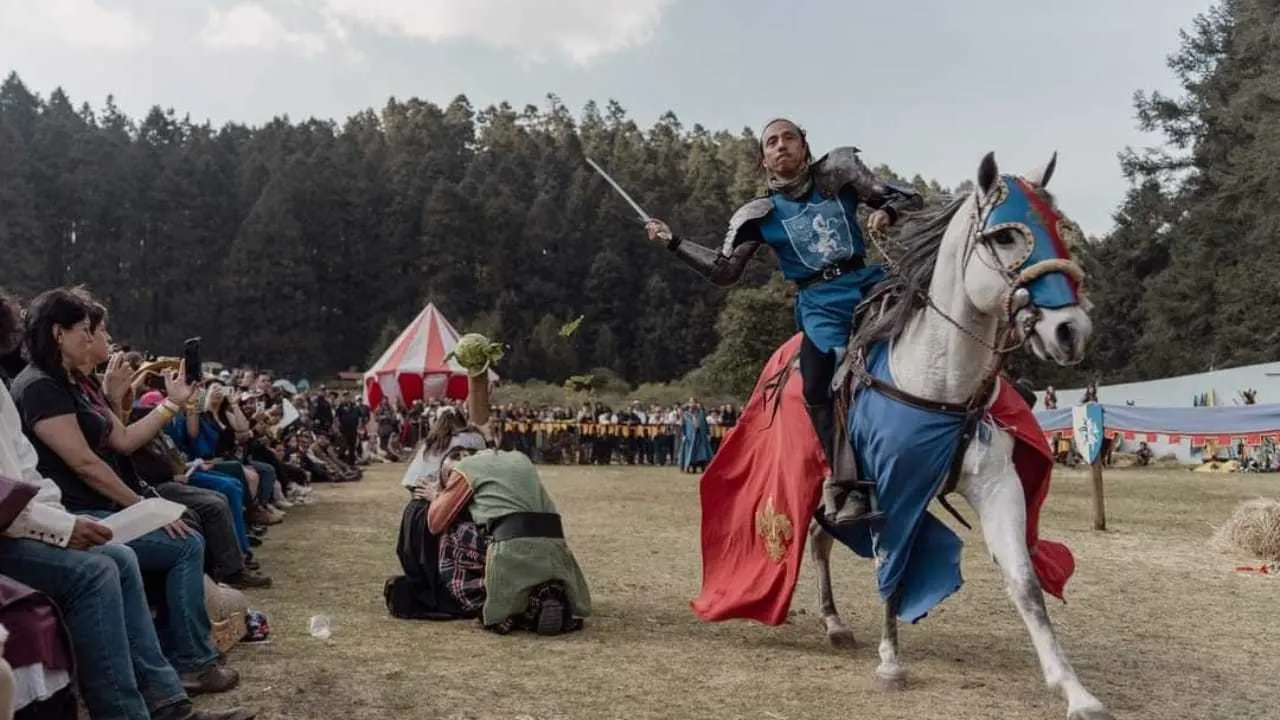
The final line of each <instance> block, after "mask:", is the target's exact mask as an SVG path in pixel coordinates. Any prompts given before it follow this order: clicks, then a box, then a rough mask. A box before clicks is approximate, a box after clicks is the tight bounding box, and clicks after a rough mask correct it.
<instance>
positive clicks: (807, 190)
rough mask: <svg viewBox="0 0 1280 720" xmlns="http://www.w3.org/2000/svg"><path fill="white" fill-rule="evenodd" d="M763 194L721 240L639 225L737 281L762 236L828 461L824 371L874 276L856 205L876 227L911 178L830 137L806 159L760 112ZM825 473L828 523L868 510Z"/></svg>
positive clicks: (787, 127)
mask: <svg viewBox="0 0 1280 720" xmlns="http://www.w3.org/2000/svg"><path fill="white" fill-rule="evenodd" d="M760 153H761V165H762V166H763V168H764V171H765V174H766V176H767V179H768V185H769V190H768V192H767V193H766V194H765V195H762V196H760V197H757V198H754V199H752V200H751V201H749V202H747V203H746V204H745V205H743V206H742V207H741V208H739V209H738V211H737V212H735V213H734V214H733V217H732V218H730V220H729V229H728V232H727V233H726V234H725V239H724V244H723V245H722V246H721V247H720V248H719V249H715V248H708V247H705V246H702V245H699V244H697V243H695V242H691V241H686V240H684V239H682V238H681V237H680V236H679V235H676V234H675V233H673V232H672V231H671V228H670V227H668V226H667V224H666V223H665V222H663V221H661V220H656V219H654V220H650V221H649V223H647V225H646V230H647V231H648V234H649V238H650V239H651V240H653V241H655V242H658V243H661V244H662V245H663V246H665V247H666V248H667V249H668V250H670V251H671V252H672V253H674V254H675V255H676V256H677V257H679V258H680V259H681V260H682V261H684V262H685V263H686V264H688V265H689V266H691V267H693V268H694V269H695V270H697V271H698V272H699V273H700V274H701V275H702V276H703V277H705V278H707V279H708V280H710V281H711V282H713V283H715V284H716V285H721V286H727V285H732V284H734V283H735V282H737V281H738V278H740V277H741V276H742V273H743V270H745V268H746V265H747V261H749V260H750V259H751V257H752V256H753V255H754V254H755V252H756V251H757V250H758V249H759V248H760V247H761V246H762V245H768V246H769V247H770V248H772V249H773V252H774V255H775V256H776V257H777V258H778V264H779V267H780V270H781V271H782V274H783V276H784V277H785V278H787V279H788V280H790V281H792V282H794V283H795V284H796V286H797V289H798V293H797V295H796V300H795V314H796V324H797V325H798V326H799V328H800V330H801V332H803V333H804V341H803V344H802V346H801V351H800V374H801V376H802V377H803V380H804V397H805V404H806V406H807V407H808V411H809V417H810V419H811V420H812V421H813V425H814V429H815V430H817V433H818V437H819V438H820V439H821V441H822V447H823V450H824V452H826V455H827V459H828V461H829V464H830V465H831V466H832V467H835V466H836V463H835V460H836V458H835V456H834V450H835V430H836V417H835V402H834V400H835V396H834V393H833V392H832V390H831V381H832V376H833V375H834V373H835V369H836V366H837V364H838V362H839V360H840V358H841V355H842V353H843V352H844V350H845V346H846V345H847V344H848V341H849V335H850V333H851V332H852V331H853V325H854V309H855V308H856V307H857V305H858V303H859V302H861V300H862V298H863V297H865V295H866V294H867V292H869V291H870V289H871V288H872V287H873V286H874V285H875V284H876V283H877V282H879V281H880V280H881V279H882V278H883V277H884V270H883V267H882V266H880V265H877V264H867V263H866V262H865V259H864V256H865V255H866V246H865V244H864V242H863V231H862V227H861V224H860V223H859V221H858V216H857V212H858V206H859V205H866V206H867V207H869V208H871V210H872V212H871V214H870V215H869V216H868V217H867V229H868V230H870V231H874V232H883V231H884V230H885V229H886V228H888V227H889V226H890V225H893V224H895V223H896V222H897V221H898V220H899V217H900V216H901V215H902V214H903V213H905V212H908V211H913V210H919V209H922V208H923V206H924V200H923V198H922V197H921V195H920V194H919V193H918V192H916V191H915V190H914V189H913V188H911V187H907V186H901V185H896V184H893V183H890V182H886V181H884V180H881V179H879V178H877V177H876V176H875V174H874V173H872V172H871V170H870V169H869V168H868V167H867V166H866V165H865V164H863V162H862V160H861V159H860V158H859V157H858V148H855V147H839V148H836V149H834V150H832V151H831V152H829V153H827V154H826V155H824V156H823V157H821V158H819V159H818V160H814V159H813V154H812V152H811V151H810V149H809V142H808V140H807V139H806V137H805V132H804V130H803V129H801V128H800V126H799V125H797V124H796V123H794V122H792V121H790V120H787V119H785V118H777V119H774V120H770V121H769V122H768V123H766V124H765V126H764V128H763V130H762V131H761V133H760ZM836 474H837V475H838V476H839V478H835V477H833V478H827V480H826V482H827V486H828V488H829V489H831V490H832V491H831V492H829V493H826V494H825V501H824V502H825V513H826V516H827V519H828V521H830V522H832V523H834V524H840V525H843V524H851V523H855V522H858V521H860V520H863V519H865V518H866V517H867V515H868V514H869V512H870V503H869V498H868V496H867V492H866V490H864V489H863V488H861V487H859V486H858V485H856V484H855V483H854V481H853V479H845V478H846V477H847V473H846V472H842V471H839V470H837V472H836Z"/></svg>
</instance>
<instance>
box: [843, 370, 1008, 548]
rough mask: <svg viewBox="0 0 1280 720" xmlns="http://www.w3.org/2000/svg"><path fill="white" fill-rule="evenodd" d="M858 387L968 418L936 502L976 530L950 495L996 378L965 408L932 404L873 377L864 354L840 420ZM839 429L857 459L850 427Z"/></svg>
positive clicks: (850, 378) (848, 382)
mask: <svg viewBox="0 0 1280 720" xmlns="http://www.w3.org/2000/svg"><path fill="white" fill-rule="evenodd" d="M858 385H865V386H867V388H869V389H871V390H875V391H876V392H878V393H881V394H884V395H886V396H888V397H890V398H893V399H894V400H897V401H898V402H900V403H902V404H904V405H909V406H911V407H916V408H920V409H921V410H928V411H931V412H942V413H947V414H950V415H963V416H964V425H963V427H962V429H961V432H960V438H959V440H958V441H957V444H956V451H955V454H954V455H953V456H952V460H951V467H950V468H949V469H948V470H947V477H946V480H944V481H943V483H942V487H941V488H940V489H939V490H938V494H937V496H936V498H937V500H938V504H939V505H941V506H942V507H943V508H944V509H945V510H946V511H947V512H949V513H951V516H952V517H954V518H955V519H956V520H957V521H958V522H959V523H960V524H961V525H963V526H964V527H965V528H966V529H969V530H972V529H973V526H972V525H970V524H969V522H968V521H967V520H965V519H964V517H962V516H961V515H960V512H959V511H957V510H956V509H955V507H954V506H952V505H951V503H950V502H949V501H948V500H947V495H950V494H951V493H953V492H955V489H956V486H957V485H958V484H959V482H960V468H961V467H962V466H963V464H964V452H965V450H966V449H967V448H968V447H969V442H970V441H972V440H973V436H974V433H975V432H976V431H977V429H978V422H979V421H980V420H982V416H983V414H984V413H985V412H986V404H985V403H984V402H982V400H983V398H986V397H988V396H989V395H990V394H991V390H992V388H993V387H994V378H993V379H991V380H988V381H987V382H985V383H983V384H982V387H981V388H979V389H978V392H977V393H975V394H974V396H973V399H971V400H970V401H969V403H968V404H965V405H961V404H958V403H946V402H939V401H937V400H928V399H926V398H921V397H916V396H915V395H912V394H910V393H907V392H903V391H902V390H901V389H899V388H897V387H894V386H893V385H890V384H889V383H886V382H884V381H883V380H880V379H878V378H875V377H872V376H871V373H869V372H867V369H866V363H865V362H864V361H863V358H862V354H861V353H858V356H857V357H856V358H854V359H853V362H852V363H851V364H850V371H849V373H848V375H847V376H846V378H845V381H844V385H843V387H842V389H841V392H840V394H839V397H838V398H837V407H839V408H840V409H839V413H840V414H839V417H847V416H848V410H849V404H850V403H851V402H852V401H853V395H854V393H855V392H856V391H857V386H858ZM837 428H838V430H837V440H838V442H839V443H840V447H841V450H842V451H843V450H844V449H845V448H848V455H849V456H850V457H851V458H852V457H853V456H854V451H853V445H852V443H851V442H850V441H849V438H848V437H847V433H848V429H847V427H846V423H837ZM839 455H840V456H843V455H845V452H840V453H839ZM849 464H850V465H852V466H853V470H852V472H853V473H854V474H855V475H856V473H857V462H856V461H852V462H850V463H849ZM841 470H842V471H844V472H849V471H848V470H845V469H844V468H841Z"/></svg>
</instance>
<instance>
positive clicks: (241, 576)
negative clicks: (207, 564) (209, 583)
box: [222, 568, 271, 590]
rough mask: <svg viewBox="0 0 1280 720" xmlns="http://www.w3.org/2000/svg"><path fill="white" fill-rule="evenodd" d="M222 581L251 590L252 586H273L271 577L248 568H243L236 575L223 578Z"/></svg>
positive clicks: (238, 587)
mask: <svg viewBox="0 0 1280 720" xmlns="http://www.w3.org/2000/svg"><path fill="white" fill-rule="evenodd" d="M222 582H223V583H225V584H227V585H230V586H231V587H233V588H236V589H237V590H249V589H252V588H269V587H271V578H270V577H268V576H266V575H260V574H258V573H256V572H253V571H251V570H249V569H248V568H246V569H244V570H241V571H240V572H238V573H236V574H235V575H230V576H228V577H225V578H223V579H222Z"/></svg>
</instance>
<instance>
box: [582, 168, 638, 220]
mask: <svg viewBox="0 0 1280 720" xmlns="http://www.w3.org/2000/svg"><path fill="white" fill-rule="evenodd" d="M583 160H586V161H587V164H588V165H590V166H591V167H593V168H595V171H596V172H598V173H600V177H602V178H604V180H605V182H607V183H609V184H610V185H612V186H613V189H614V190H615V191H616V192H617V193H618V194H619V195H621V196H622V199H623V200H626V201H627V204H628V205H630V206H631V209H633V210H635V211H636V214H637V215H639V216H640V219H641V220H643V221H644V222H646V223H647V222H649V221H650V220H652V219H653V218H651V217H649V213H647V212H645V211H644V208H642V207H640V204H639V203H637V202H636V201H635V200H632V199H631V196H630V195H628V194H627V191H626V190H623V189H622V186H621V185H619V184H618V183H616V182H614V180H613V178H611V177H609V173H607V172H605V171H604V168H602V167H600V166H599V165H597V164H596V163H595V161H594V160H592V159H591V158H589V157H584V158H583Z"/></svg>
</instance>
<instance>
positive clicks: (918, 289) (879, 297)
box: [849, 193, 971, 348]
mask: <svg viewBox="0 0 1280 720" xmlns="http://www.w3.org/2000/svg"><path fill="white" fill-rule="evenodd" d="M970 197H971V195H970V194H968V193H965V194H961V195H958V196H956V197H954V198H952V199H951V200H950V201H949V202H947V204H946V205H943V206H942V207H940V208H937V209H934V210H925V211H921V212H918V213H912V214H911V215H909V216H907V222H906V223H905V224H904V225H903V227H902V232H901V233H900V234H899V235H898V237H897V238H895V239H893V240H892V241H890V243H889V245H890V247H888V248H885V249H884V251H883V252H887V253H890V254H891V255H892V257H887V258H885V261H886V263H887V264H889V265H890V270H889V274H888V276H887V277H886V278H885V279H884V281H883V282H881V283H880V284H879V285H877V286H876V288H875V289H874V290H873V291H872V292H871V293H870V294H868V295H867V297H866V299H864V300H863V301H862V304H861V305H860V306H859V307H858V316H859V317H858V330H857V332H856V333H854V335H853V337H852V338H851V340H850V342H849V347H851V348H865V347H867V346H868V345H869V344H871V343H873V342H877V341H880V340H891V339H893V338H895V337H897V336H898V335H900V334H901V333H902V331H903V330H904V329H906V327H907V321H908V320H910V319H911V316H912V314H913V313H914V312H915V310H916V309H917V308H918V307H920V306H921V304H922V303H923V298H922V295H923V293H926V292H928V290H929V283H930V281H932V279H933V269H934V267H935V266H936V265H937V263H938V251H939V249H940V248H941V247H942V238H943V237H944V236H945V235H946V234H947V228H948V227H950V225H951V220H952V219H953V218H954V217H955V215H956V213H957V212H959V211H960V208H961V206H963V205H964V204H965V201H967V200H968V199H969V198H970Z"/></svg>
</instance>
